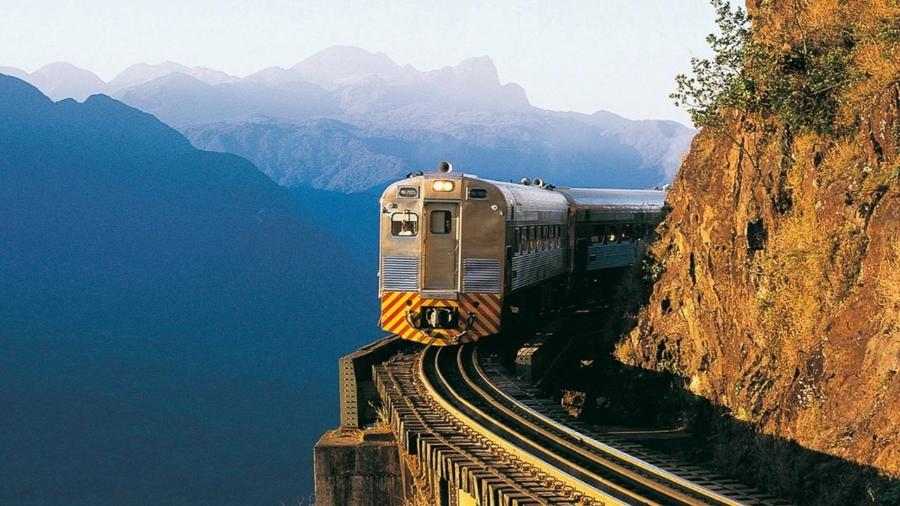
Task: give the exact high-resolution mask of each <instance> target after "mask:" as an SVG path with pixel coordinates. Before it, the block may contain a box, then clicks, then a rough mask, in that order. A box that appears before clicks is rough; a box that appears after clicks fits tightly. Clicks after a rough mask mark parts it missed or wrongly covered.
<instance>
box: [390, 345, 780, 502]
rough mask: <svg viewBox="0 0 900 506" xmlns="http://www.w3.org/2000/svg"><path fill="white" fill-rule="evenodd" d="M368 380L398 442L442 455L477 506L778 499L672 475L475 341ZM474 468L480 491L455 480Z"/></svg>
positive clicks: (702, 477)
mask: <svg viewBox="0 0 900 506" xmlns="http://www.w3.org/2000/svg"><path fill="white" fill-rule="evenodd" d="M376 383H377V384H378V387H379V391H380V392H381V393H382V398H383V399H390V400H391V401H390V403H389V404H390V410H391V419H392V424H393V425H394V426H395V432H397V431H398V429H399V433H401V434H403V435H404V436H403V437H401V439H405V440H406V442H407V444H409V442H410V440H412V439H415V444H416V445H417V446H418V450H419V454H420V455H421V454H422V453H421V452H422V451H425V452H426V453H428V454H429V455H435V452H438V453H440V452H444V453H443V454H441V455H442V459H443V460H442V463H438V464H433V466H432V467H434V466H435V465H436V466H447V465H449V466H451V467H452V468H453V473H455V475H459V477H460V479H459V480H457V481H458V482H461V483H462V484H463V486H462V487H461V489H462V490H464V491H465V492H466V493H469V495H472V496H473V498H475V499H476V500H477V501H478V502H479V503H481V504H516V505H518V504H595V505H596V504H604V505H618V504H636V505H670V504H677V505H741V504H747V505H763V504H784V503H780V502H778V501H777V500H775V499H774V498H772V497H769V496H763V495H761V494H757V493H754V492H753V491H751V490H750V489H747V488H746V487H743V486H742V485H740V484H738V483H736V482H734V481H728V480H722V479H721V478H717V477H712V476H711V475H709V474H708V473H704V472H703V471H702V470H699V469H697V468H688V469H685V468H677V469H678V472H677V473H676V472H672V471H671V469H675V466H674V464H673V463H671V461H668V460H667V459H666V458H665V457H659V458H656V459H654V458H653V456H652V455H650V454H648V453H647V451H646V449H643V448H640V447H638V446H637V445H634V444H633V443H627V442H625V441H624V440H621V439H617V438H612V439H607V438H603V437H600V436H598V435H596V434H593V433H591V432H590V431H588V430H587V429H586V428H584V427H583V426H573V425H570V424H566V423H563V421H562V420H560V417H559V416H553V415H552V414H547V411H548V410H545V409H541V406H540V405H539V403H537V402H535V401H534V400H529V399H528V398H527V397H528V392H526V391H524V390H523V389H522V387H521V386H519V385H516V384H515V382H514V381H512V380H510V379H509V378H506V377H505V376H504V375H503V374H502V372H501V371H500V370H499V367H497V366H496V364H492V363H490V362H489V361H487V360H485V361H482V360H481V357H480V356H479V353H478V348H477V346H476V345H475V344H469V345H462V346H458V347H441V348H434V347H432V348H426V349H425V350H424V351H422V352H419V353H417V354H412V355H405V356H401V357H399V358H396V359H394V360H392V361H391V362H389V363H386V364H385V365H382V366H379V367H377V368H376ZM551 411H552V410H551ZM423 445H424V446H423ZM444 457H446V458H444ZM651 462H652V463H651ZM664 466H665V467H667V468H668V469H666V468H664ZM472 473H475V474H472ZM478 473H481V476H483V477H485V476H486V477H488V478H489V479H487V482H488V483H493V484H494V486H492V487H487V488H488V489H490V490H488V491H487V492H485V487H484V486H483V485H480V486H474V485H473V486H472V487H469V488H467V487H466V486H465V483H466V481H472V476H476V477H477V476H478ZM482 481H484V480H482ZM430 485H432V486H440V484H430ZM479 493H480V495H479ZM448 503H450V501H448Z"/></svg>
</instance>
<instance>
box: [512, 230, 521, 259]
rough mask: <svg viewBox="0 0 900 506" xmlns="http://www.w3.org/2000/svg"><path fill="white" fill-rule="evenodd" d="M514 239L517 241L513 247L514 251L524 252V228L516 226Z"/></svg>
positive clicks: (516, 252) (517, 252)
mask: <svg viewBox="0 0 900 506" xmlns="http://www.w3.org/2000/svg"><path fill="white" fill-rule="evenodd" d="M514 241H515V243H514V245H515V246H514V248H513V251H514V252H515V254H516V255H518V254H519V253H521V252H522V230H521V229H519V227H516V230H515V239H514Z"/></svg>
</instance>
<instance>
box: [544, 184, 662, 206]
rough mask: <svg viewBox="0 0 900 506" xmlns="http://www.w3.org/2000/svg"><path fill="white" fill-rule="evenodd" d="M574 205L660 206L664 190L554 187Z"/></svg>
mask: <svg viewBox="0 0 900 506" xmlns="http://www.w3.org/2000/svg"><path fill="white" fill-rule="evenodd" d="M554 191H557V192H559V193H562V194H563V195H566V196H567V197H568V199H569V201H570V202H571V203H572V204H574V205H575V206H576V207H604V206H609V207H640V208H648V207H650V208H662V206H663V204H664V203H665V201H666V191H665V190H619V189H607V188H556V189H555V190H554Z"/></svg>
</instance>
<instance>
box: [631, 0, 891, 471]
mask: <svg viewBox="0 0 900 506" xmlns="http://www.w3.org/2000/svg"><path fill="white" fill-rule="evenodd" d="M897 5H898V4H897V3H896V2H889V1H877V0H870V1H853V0H851V1H822V2H802V1H801V2H765V1H762V0H750V1H749V2H748V6H747V7H748V11H749V13H750V15H751V17H752V31H751V32H752V37H753V40H755V41H756V42H757V43H759V44H760V46H759V47H765V48H769V50H770V51H774V52H776V53H778V54H772V55H769V56H771V57H772V59H771V61H774V62H775V65H776V66H777V69H776V70H777V71H778V72H780V74H779V79H780V81H778V82H779V83H780V85H781V86H782V87H783V89H776V88H774V87H770V88H765V89H764V88H763V86H762V85H760V86H759V87H757V88H755V89H751V90H750V91H751V93H755V94H756V96H764V99H763V100H761V102H760V103H762V104H763V107H756V108H750V109H747V110H741V108H739V107H738V108H732V109H729V110H725V111H723V112H722V121H720V122H719V123H718V124H716V125H712V126H708V127H706V128H704V129H703V130H702V131H701V133H700V134H699V135H698V136H697V137H696V138H695V139H694V141H693V144H692V146H691V150H690V153H689V155H688V156H687V158H686V159H685V160H684V162H683V164H682V166H681V170H680V172H679V174H678V176H677V178H676V179H675V182H674V185H673V188H672V191H671V193H670V195H669V198H668V206H669V207H670V208H671V211H670V213H669V214H668V216H667V218H666V220H665V221H664V223H663V224H662V225H661V227H660V233H661V240H660V241H658V242H657V243H656V244H655V246H654V247H653V248H652V256H653V262H655V264H654V265H653V266H652V268H651V269H650V270H651V272H652V273H653V274H654V276H657V281H656V284H655V286H654V289H653V293H652V295H651V297H650V301H649V303H648V305H647V306H646V307H644V308H643V309H642V310H641V313H640V315H639V318H638V325H637V327H636V328H635V329H634V330H633V331H631V333H630V334H629V335H627V336H626V337H624V338H623V339H622V340H621V341H620V342H619V343H618V345H617V347H616V351H615V354H616V356H617V357H618V358H619V359H620V360H622V361H623V362H625V363H627V364H630V365H635V366H638V367H641V368H646V369H654V370H657V371H664V372H668V373H672V374H675V375H678V376H681V377H683V378H684V379H685V384H686V385H687V388H688V389H689V390H690V391H691V392H693V393H694V394H696V395H699V396H702V397H704V398H706V399H708V400H710V401H711V402H712V403H714V404H717V405H719V406H721V407H723V408H725V409H726V410H728V411H730V413H731V414H732V415H733V416H734V417H735V418H737V419H738V420H742V421H745V422H747V423H748V424H750V425H752V426H753V427H755V428H756V429H757V430H758V431H761V432H763V433H766V434H770V435H772V436H776V437H777V438H780V439H787V440H793V441H796V442H797V443H799V444H800V445H802V446H803V447H805V448H807V449H810V450H814V451H817V452H822V453H825V454H829V455H832V456H835V457H840V458H842V459H846V460H848V461H852V462H856V463H859V464H862V465H866V466H873V467H875V468H877V469H879V470H881V471H883V472H885V473H886V474H888V475H892V476H895V477H896V476H900V378H898V374H897V372H898V369H900V158H898V150H900V134H898V132H900V122H898V117H897V115H898V106H900V97H898V93H900V83H898V76H900V72H898V67H900V63H898V58H897V56H898V46H900V35H898V28H897V27H898V26H900V17H898V16H900V8H898V6H897ZM813 58H818V60H816V61H818V62H819V63H821V64H822V65H825V66H826V67H827V65H830V64H831V63H833V61H839V62H840V64H841V65H842V66H841V74H840V76H839V77H840V79H836V80H834V81H833V84H831V85H827V86H819V87H818V88H816V87H812V88H808V89H804V88H803V87H804V86H805V85H806V84H808V82H809V80H810V79H814V78H816V74H815V73H816V72H820V71H822V72H824V71H829V72H830V71H831V70H834V69H833V68H832V67H828V68H825V70H822V68H823V67H822V65H819V67H816V64H815V61H814V60H813ZM835 58H836V59H835ZM822 62H825V63H822ZM829 62H831V63H829ZM798 69H799V70H798ZM829 69H830V70H829ZM745 71H746V69H745ZM785 76H794V77H796V79H794V78H793V77H791V78H785ZM804 79H805V80H804ZM773 82H775V81H769V82H768V84H769V85H772V83H773ZM760 83H763V84H765V82H764V80H759V81H757V84H760ZM777 93H781V94H782V96H786V97H787V99H786V100H785V101H783V103H781V104H780V107H781V109H782V111H781V112H779V110H777V107H776V105H778V102H777V100H775V99H774V98H773V97H776V94H777ZM823 97H825V98H823ZM826 98H827V100H826ZM784 111H787V112H786V113H784ZM786 114H787V115H786ZM785 118H793V119H795V120H796V119H798V118H799V121H788V120H786V119H785ZM811 118H813V119H815V118H818V119H821V120H822V121H819V122H817V121H818V119H817V121H806V120H809V119H811ZM823 118H824V119H823Z"/></svg>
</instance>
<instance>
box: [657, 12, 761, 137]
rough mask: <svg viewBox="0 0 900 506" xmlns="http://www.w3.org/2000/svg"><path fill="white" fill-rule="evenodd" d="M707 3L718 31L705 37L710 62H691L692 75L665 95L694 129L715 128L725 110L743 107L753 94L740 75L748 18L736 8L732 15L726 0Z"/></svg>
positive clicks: (677, 79) (681, 77)
mask: <svg viewBox="0 0 900 506" xmlns="http://www.w3.org/2000/svg"><path fill="white" fill-rule="evenodd" d="M710 3H711V4H712V6H713V8H714V9H715V11H716V26H718V28H719V34H718V35H717V34H714V33H711V34H709V35H707V36H706V42H707V43H708V44H709V46H710V47H711V48H712V50H713V53H714V56H713V59H712V60H709V59H706V58H691V68H692V70H693V75H692V76H687V75H685V74H679V75H678V76H676V77H675V84H676V90H675V92H673V93H672V94H670V95H669V97H670V98H671V99H672V100H673V101H674V102H675V105H676V106H679V107H685V108H686V109H687V111H688V112H689V113H690V114H691V120H692V121H693V122H694V125H696V126H698V127H701V126H708V125H712V124H715V123H716V122H717V121H718V120H719V118H720V116H719V113H720V111H722V110H724V109H726V108H743V107H745V105H746V104H748V103H749V102H750V101H751V100H752V98H753V92H754V89H753V87H752V82H751V81H750V80H748V79H746V77H745V76H744V74H743V73H742V68H743V64H744V61H745V59H746V56H745V53H746V51H747V49H748V48H749V47H750V35H751V33H750V17H749V16H748V15H747V14H746V13H745V12H744V10H743V9H741V8H740V7H738V8H737V9H735V10H734V11H732V10H731V6H730V5H729V3H728V2H727V0H710Z"/></svg>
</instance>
